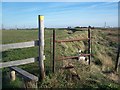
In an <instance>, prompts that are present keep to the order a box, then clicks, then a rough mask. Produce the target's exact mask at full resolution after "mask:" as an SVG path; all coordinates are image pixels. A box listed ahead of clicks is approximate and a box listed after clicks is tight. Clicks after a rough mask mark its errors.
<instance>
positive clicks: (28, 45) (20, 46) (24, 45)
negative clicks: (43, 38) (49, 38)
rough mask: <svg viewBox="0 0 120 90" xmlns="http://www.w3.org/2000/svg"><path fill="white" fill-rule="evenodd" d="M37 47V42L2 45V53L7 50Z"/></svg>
mask: <svg viewBox="0 0 120 90" xmlns="http://www.w3.org/2000/svg"><path fill="white" fill-rule="evenodd" d="M37 45H38V41H29V42H21V43H13V44H3V45H2V51H6V50H9V49H16V48H28V47H34V46H37Z"/></svg>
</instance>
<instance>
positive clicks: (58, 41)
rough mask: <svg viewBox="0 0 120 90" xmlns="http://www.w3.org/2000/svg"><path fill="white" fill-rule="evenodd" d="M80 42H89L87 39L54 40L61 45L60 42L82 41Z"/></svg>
mask: <svg viewBox="0 0 120 90" xmlns="http://www.w3.org/2000/svg"><path fill="white" fill-rule="evenodd" d="M82 40H89V38H81V39H68V40H56V42H57V43H61V42H73V41H82Z"/></svg>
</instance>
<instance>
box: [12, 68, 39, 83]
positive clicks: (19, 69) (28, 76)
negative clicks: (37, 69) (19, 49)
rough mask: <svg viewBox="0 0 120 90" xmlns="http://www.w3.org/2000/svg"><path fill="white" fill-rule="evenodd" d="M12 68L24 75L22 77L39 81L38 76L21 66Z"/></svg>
mask: <svg viewBox="0 0 120 90" xmlns="http://www.w3.org/2000/svg"><path fill="white" fill-rule="evenodd" d="M10 69H12V70H14V71H15V72H17V73H18V74H20V75H22V77H23V78H24V79H26V80H32V81H36V82H37V81H38V77H37V76H35V75H33V74H30V73H29V72H27V71H25V70H23V69H21V68H18V67H10Z"/></svg>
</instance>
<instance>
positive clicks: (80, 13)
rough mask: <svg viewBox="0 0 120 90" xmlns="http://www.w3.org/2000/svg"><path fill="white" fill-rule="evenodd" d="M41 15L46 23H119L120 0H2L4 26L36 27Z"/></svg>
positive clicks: (99, 24) (56, 24)
mask: <svg viewBox="0 0 120 90" xmlns="http://www.w3.org/2000/svg"><path fill="white" fill-rule="evenodd" d="M38 15H44V17H45V27H61V28H62V27H68V26H71V27H75V26H89V25H91V26H95V27H104V24H105V22H106V24H107V26H111V27H117V26H118V3H117V2H2V24H3V27H4V28H34V27H35V28H36V27H38Z"/></svg>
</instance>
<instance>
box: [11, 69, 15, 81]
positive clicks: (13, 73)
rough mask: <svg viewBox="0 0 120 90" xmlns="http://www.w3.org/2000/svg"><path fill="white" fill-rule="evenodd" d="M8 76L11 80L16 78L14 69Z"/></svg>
mask: <svg viewBox="0 0 120 90" xmlns="http://www.w3.org/2000/svg"><path fill="white" fill-rule="evenodd" d="M10 78H11V81H15V79H16V75H15V71H13V70H11V72H10Z"/></svg>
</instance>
